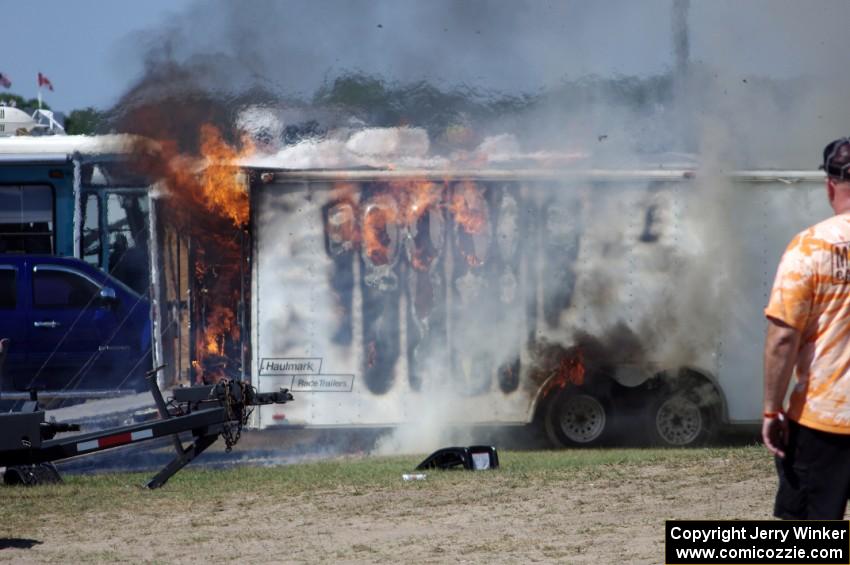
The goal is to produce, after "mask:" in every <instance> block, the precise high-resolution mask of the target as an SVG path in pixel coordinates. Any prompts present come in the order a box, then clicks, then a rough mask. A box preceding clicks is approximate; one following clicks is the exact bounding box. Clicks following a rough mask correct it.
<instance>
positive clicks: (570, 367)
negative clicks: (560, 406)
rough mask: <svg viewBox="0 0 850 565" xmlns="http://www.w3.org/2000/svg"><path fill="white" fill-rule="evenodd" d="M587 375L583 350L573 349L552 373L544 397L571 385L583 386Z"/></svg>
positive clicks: (561, 359)
mask: <svg viewBox="0 0 850 565" xmlns="http://www.w3.org/2000/svg"><path fill="white" fill-rule="evenodd" d="M585 373H586V369H585V365H584V354H583V353H582V350H581V348H579V347H575V348H571V351H570V355H566V356H564V357H562V358H560V359H559V361H558V364H557V366H556V367H555V368H554V370H553V371H552V372H551V373H550V375H551V378H550V379H549V380H548V382H547V384H546V388H545V389H544V390H543V395H544V396H546V395H548V394H549V393H550V392H552V391H553V390H563V389H564V388H566V387H567V385H570V384H573V385H575V386H581V385H583V384H584V376H585Z"/></svg>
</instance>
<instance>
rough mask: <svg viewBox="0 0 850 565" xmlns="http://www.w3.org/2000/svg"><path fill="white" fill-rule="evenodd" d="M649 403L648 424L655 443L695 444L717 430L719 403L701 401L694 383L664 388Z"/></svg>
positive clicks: (709, 438) (650, 435) (704, 441)
mask: <svg viewBox="0 0 850 565" xmlns="http://www.w3.org/2000/svg"><path fill="white" fill-rule="evenodd" d="M707 386H711V385H707ZM649 406H650V410H649V412H648V414H647V420H648V421H647V427H648V431H649V437H650V439H651V441H652V444H653V445H658V446H663V447H695V446H699V445H703V444H705V443H707V442H709V441H710V440H711V439H712V438H713V437H714V434H715V432H716V431H717V425H718V423H719V409H718V405H717V404H716V403H714V402H706V401H704V400H701V399H700V396H699V394H697V392H696V388H695V386H694V383H691V384H689V385H688V386H684V387H681V388H672V387H664V388H662V389H661V390H659V391H657V392H656V393H655V394H654V395H653V398H652V401H651V402H650V404H649Z"/></svg>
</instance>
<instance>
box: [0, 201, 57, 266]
mask: <svg viewBox="0 0 850 565" xmlns="http://www.w3.org/2000/svg"><path fill="white" fill-rule="evenodd" d="M0 253H53V189H52V188H51V187H50V186H47V185H26V186H21V185H4V186H0Z"/></svg>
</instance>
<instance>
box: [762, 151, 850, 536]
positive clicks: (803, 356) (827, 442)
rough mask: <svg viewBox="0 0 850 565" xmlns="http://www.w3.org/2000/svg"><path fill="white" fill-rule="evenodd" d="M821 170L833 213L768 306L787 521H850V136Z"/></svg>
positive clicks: (787, 267) (776, 449) (801, 238)
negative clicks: (848, 514)
mask: <svg viewBox="0 0 850 565" xmlns="http://www.w3.org/2000/svg"><path fill="white" fill-rule="evenodd" d="M823 169H824V170H825V171H826V175H827V176H826V190H827V196H828V198H829V203H830V205H831V206H832V209H833V210H834V211H835V216H833V217H831V218H829V219H828V220H824V221H822V222H820V223H819V224H816V225H814V226H812V227H810V228H808V229H806V230H804V231H802V232H800V233H799V234H797V236H796V237H794V239H792V240H791V243H790V244H789V245H788V248H787V249H786V250H785V254H784V255H783V256H782V260H781V262H780V263H779V269H778V272H777V274H776V281H775V282H774V284H773V290H772V292H771V294H770V301H769V303H768V305H767V308H766V309H765V315H766V316H767V319H768V328H767V340H766V343H765V348H764V419H763V423H762V439H763V440H764V444H765V446H766V447H767V449H768V450H769V451H770V452H771V453H773V454H774V455H775V459H776V469H777V472H778V474H779V490H778V491H777V493H776V505H775V506H774V515H775V516H776V517H777V518H785V519H833V520H838V519H842V518H843V517H844V511H845V509H846V506H847V498H848V495H850V138H843V139H838V140H836V141H833V142H832V143H830V144H829V145H827V146H826V148H825V149H824V151H823ZM795 367H796V370H797V371H796V372H797V382H796V385H795V386H794V389H793V391H792V393H791V397H790V401H789V403H788V409H787V410H783V403H784V400H785V396H786V392H787V391H788V383H789V381H790V379H791V373H792V372H793V371H794V369H795Z"/></svg>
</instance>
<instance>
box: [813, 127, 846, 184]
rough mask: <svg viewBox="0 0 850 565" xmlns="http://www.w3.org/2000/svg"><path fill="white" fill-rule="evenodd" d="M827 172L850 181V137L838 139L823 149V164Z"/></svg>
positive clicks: (822, 166)
mask: <svg viewBox="0 0 850 565" xmlns="http://www.w3.org/2000/svg"><path fill="white" fill-rule="evenodd" d="M820 168H821V169H823V170H824V171H826V174H827V175H829V176H831V177H834V178H837V179H840V180H846V181H850V137H842V138H841V139H836V140H835V141H833V142H832V143H830V144H829V145H827V146H826V147H824V149H823V165H821V166H820Z"/></svg>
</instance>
